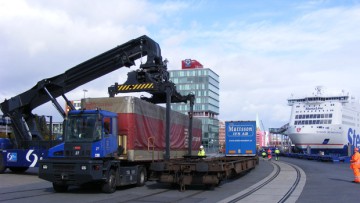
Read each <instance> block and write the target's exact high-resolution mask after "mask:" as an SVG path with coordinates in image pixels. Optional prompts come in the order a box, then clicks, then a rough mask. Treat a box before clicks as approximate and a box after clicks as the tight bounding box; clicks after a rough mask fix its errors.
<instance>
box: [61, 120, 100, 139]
mask: <svg viewBox="0 0 360 203" xmlns="http://www.w3.org/2000/svg"><path fill="white" fill-rule="evenodd" d="M100 139H101V119H99V117H98V115H97V114H86V115H85V114H78V115H70V116H68V119H67V121H66V124H65V142H66V141H68V142H79V141H81V142H82V141H89V142H92V141H95V140H100Z"/></svg>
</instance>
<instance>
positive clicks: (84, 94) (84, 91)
mask: <svg viewBox="0 0 360 203" xmlns="http://www.w3.org/2000/svg"><path fill="white" fill-rule="evenodd" d="M83 91H84V99H85V93H86V92H87V90H86V89H83Z"/></svg>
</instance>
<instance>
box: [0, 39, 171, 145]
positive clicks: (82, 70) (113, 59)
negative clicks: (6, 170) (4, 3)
mask: <svg viewBox="0 0 360 203" xmlns="http://www.w3.org/2000/svg"><path fill="white" fill-rule="evenodd" d="M143 56H147V61H146V63H145V64H142V65H141V66H140V67H141V68H142V69H154V68H155V70H161V67H163V61H162V56H161V49H160V46H159V45H158V43H156V42H155V41H154V40H152V39H151V38H149V37H147V36H146V35H144V36H141V37H139V38H136V39H133V40H130V41H129V42H126V43H124V44H122V45H119V46H117V47H115V48H113V49H111V50H109V51H106V52H104V53H102V54H100V55H98V56H96V57H93V58H91V59H89V60H87V61H85V62H83V63H81V64H79V65H77V66H75V67H73V68H70V69H69V70H67V71H65V72H64V73H62V74H59V75H57V76H54V77H51V78H46V79H43V80H41V81H39V82H38V83H37V84H36V85H35V86H34V87H32V88H31V89H29V90H27V91H25V92H23V93H21V94H19V95H17V96H14V97H12V98H10V99H8V100H7V99H5V101H4V102H2V103H1V104H0V106H1V110H2V112H3V114H4V116H8V117H10V119H11V121H12V125H13V131H14V134H15V141H16V142H15V143H14V145H15V147H16V148H21V147H22V146H21V144H20V142H19V141H23V140H25V141H29V140H32V138H34V137H36V138H37V139H39V140H42V139H43V136H42V135H41V133H40V131H39V130H37V127H36V125H35V116H34V115H33V114H32V110H33V109H35V108H36V107H38V106H40V105H42V104H45V103H47V102H49V101H52V102H53V103H54V105H55V107H56V108H57V110H58V111H59V112H60V113H61V114H62V115H63V117H64V116H65V112H64V110H63V109H62V108H61V106H60V105H59V104H58V102H57V101H56V98H57V97H59V96H62V97H63V98H64V99H65V101H66V102H67V103H68V104H69V105H70V106H71V103H70V102H69V101H68V100H67V98H66V97H65V93H67V92H69V91H72V90H74V89H75V88H77V87H79V86H81V85H83V84H85V83H87V82H90V81H92V80H94V79H97V78H99V77H101V76H103V75H105V74H108V73H110V72H112V71H114V70H117V69H119V68H121V67H124V66H125V67H130V66H133V65H135V60H137V59H139V58H141V57H143ZM165 67H166V66H165Z"/></svg>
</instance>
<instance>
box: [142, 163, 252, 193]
mask: <svg viewBox="0 0 360 203" xmlns="http://www.w3.org/2000/svg"><path fill="white" fill-rule="evenodd" d="M257 164H259V158H258V156H230V157H225V156H224V157H208V158H202V157H198V156H187V157H184V158H183V159H178V160H170V161H165V162H154V163H152V164H151V165H150V176H149V180H155V181H158V182H160V183H170V184H178V185H179V186H180V190H181V191H184V190H185V187H186V186H187V185H206V186H209V187H212V186H217V185H218V184H219V183H220V182H221V181H222V180H225V179H227V178H232V177H235V176H237V175H239V174H241V173H244V172H246V171H249V170H251V169H254V168H255V166H256V165H257Z"/></svg>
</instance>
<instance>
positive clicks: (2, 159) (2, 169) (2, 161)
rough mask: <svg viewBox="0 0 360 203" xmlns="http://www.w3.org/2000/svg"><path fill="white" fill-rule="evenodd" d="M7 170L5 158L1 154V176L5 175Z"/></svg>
mask: <svg viewBox="0 0 360 203" xmlns="http://www.w3.org/2000/svg"><path fill="white" fill-rule="evenodd" d="M5 170H6V167H5V162H4V157H3V155H2V153H0V174H1V173H4V171H5Z"/></svg>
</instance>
